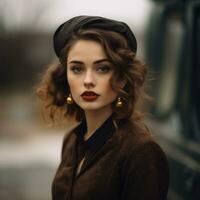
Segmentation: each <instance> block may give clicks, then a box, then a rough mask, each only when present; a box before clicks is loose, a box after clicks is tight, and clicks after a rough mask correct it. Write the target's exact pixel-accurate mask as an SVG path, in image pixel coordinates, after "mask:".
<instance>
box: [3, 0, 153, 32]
mask: <svg viewBox="0 0 200 200" xmlns="http://www.w3.org/2000/svg"><path fill="white" fill-rule="evenodd" d="M151 7H152V1H151V0H1V1H0V18H1V19H0V21H1V22H3V23H4V27H5V29H6V30H13V29H14V30H20V29H25V30H26V29H29V30H30V29H33V30H38V29H39V30H42V31H49V30H50V31H51V30H53V29H54V28H55V27H56V26H57V25H58V24H60V23H61V22H63V21H65V20H67V19H69V18H71V17H73V16H75V15H100V16H104V17H110V18H114V19H117V20H121V21H125V22H127V23H129V24H130V26H132V27H133V26H134V27H135V28H140V27H142V26H143V25H144V24H145V23H146V20H147V19H148V14H149V11H150V9H151Z"/></svg>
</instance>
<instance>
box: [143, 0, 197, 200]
mask: <svg viewBox="0 0 200 200" xmlns="http://www.w3.org/2000/svg"><path fill="white" fill-rule="evenodd" d="M154 4H155V7H154V9H153V11H152V14H151V17H150V20H149V27H148V30H147V35H148V37H147V52H146V53H147V54H146V55H147V59H148V61H150V66H152V68H153V72H154V77H155V79H156V80H155V81H153V87H152V88H153V89H152V96H154V97H155V104H154V105H153V106H152V108H151V111H152V114H153V115H152V117H151V119H149V124H150V126H151V128H152V130H153V132H155V133H156V134H158V135H156V137H157V136H158V140H159V143H160V144H161V146H162V147H163V149H164V151H165V152H166V154H167V156H168V159H169V165H170V191H169V195H168V199H169V200H176V199H181V200H198V199H200V1H199V0H191V1H189V0H182V1H181V0H177V1H173V0H171V1H164V0H163V1H162V0H157V1H156V0H155V1H154Z"/></svg>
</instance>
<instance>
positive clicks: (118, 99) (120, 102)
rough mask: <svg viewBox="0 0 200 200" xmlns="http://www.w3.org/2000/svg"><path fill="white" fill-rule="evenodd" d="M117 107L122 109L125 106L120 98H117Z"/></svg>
mask: <svg viewBox="0 0 200 200" xmlns="http://www.w3.org/2000/svg"><path fill="white" fill-rule="evenodd" d="M115 105H116V107H118V108H121V107H122V106H123V102H122V100H121V98H120V97H118V98H117V102H116V104H115Z"/></svg>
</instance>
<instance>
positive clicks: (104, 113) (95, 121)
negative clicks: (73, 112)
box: [84, 109, 112, 140]
mask: <svg viewBox="0 0 200 200" xmlns="http://www.w3.org/2000/svg"><path fill="white" fill-rule="evenodd" d="M111 114H112V110H111V109H106V110H99V111H97V110H95V111H85V117H86V122H87V133H86V134H85V136H84V139H85V140H87V139H88V138H89V137H91V136H92V135H93V134H94V132H95V131H96V130H97V129H98V128H99V127H100V126H101V125H102V124H103V122H104V121H105V120H106V119H107V118H108V117H109V116H110V115H111Z"/></svg>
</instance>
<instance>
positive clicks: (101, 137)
mask: <svg viewBox="0 0 200 200" xmlns="http://www.w3.org/2000/svg"><path fill="white" fill-rule="evenodd" d="M114 131H115V125H114V122H113V115H110V116H109V117H108V118H107V119H106V120H105V121H104V123H103V124H102V125H101V126H100V127H99V128H98V129H97V130H96V131H95V132H94V134H93V135H92V136H91V137H90V138H89V139H87V140H86V141H84V134H85V133H86V132H87V124H86V120H84V121H82V123H81V124H79V125H78V126H77V128H75V130H74V132H75V134H76V135H77V139H78V140H79V142H84V143H85V145H86V147H87V148H89V150H92V151H93V150H94V151H95V150H96V149H98V148H99V147H100V146H102V145H103V144H104V143H105V142H106V141H107V139H108V138H109V137H111V135H112V134H113V132H114Z"/></svg>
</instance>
